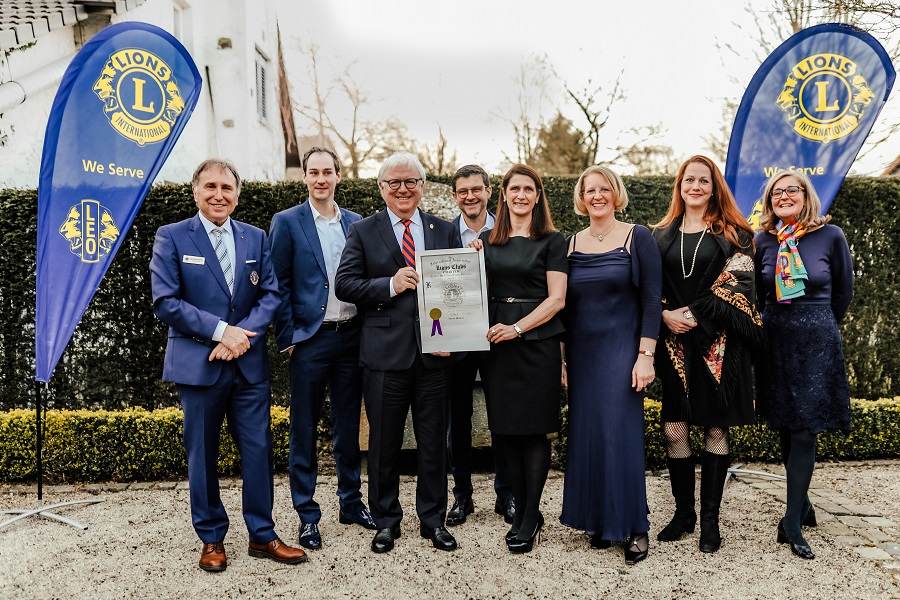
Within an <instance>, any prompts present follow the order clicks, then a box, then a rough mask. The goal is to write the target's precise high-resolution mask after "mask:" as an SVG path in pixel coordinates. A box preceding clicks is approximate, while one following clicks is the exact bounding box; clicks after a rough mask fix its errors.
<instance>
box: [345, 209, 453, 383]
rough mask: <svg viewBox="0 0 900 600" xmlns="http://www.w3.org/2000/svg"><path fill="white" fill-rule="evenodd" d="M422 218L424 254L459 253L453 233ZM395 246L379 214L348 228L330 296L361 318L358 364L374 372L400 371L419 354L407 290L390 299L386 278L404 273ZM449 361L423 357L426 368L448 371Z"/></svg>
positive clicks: (414, 303) (415, 310) (413, 300)
mask: <svg viewBox="0 0 900 600" xmlns="http://www.w3.org/2000/svg"><path fill="white" fill-rule="evenodd" d="M419 214H421V215H422V225H423V228H424V237H425V250H443V249H447V248H460V247H461V246H462V242H461V241H460V237H459V227H456V228H454V227H453V224H452V223H450V222H448V221H445V220H443V219H439V218H438V217H435V216H433V215H429V214H428V213H426V212H423V211H421V210H420V211H419ZM405 266H406V262H405V261H404V260H403V254H401V252H400V244H398V243H397V237H396V236H395V235H394V230H393V228H392V227H391V220H390V215H389V214H388V212H387V210H383V211H381V212H379V213H377V214H375V215H372V216H371V217H367V218H365V219H362V220H361V221H357V222H356V223H354V224H353V226H352V227H351V228H350V235H349V237H348V238H347V244H346V245H345V246H344V253H343V255H342V256H341V266H340V267H339V268H338V272H337V277H336V278H335V282H334V284H335V288H336V289H335V292H336V294H337V297H338V298H339V299H340V300H343V301H344V302H352V303H354V304H356V306H357V308H359V311H360V312H361V313H362V315H363V330H362V337H361V340H360V353H359V362H360V364H361V365H362V366H363V367H366V368H367V369H371V370H374V371H400V370H403V369H408V368H409V367H411V366H412V364H413V361H414V360H415V358H416V355H417V354H419V353H421V348H422V341H421V332H420V331H419V306H418V299H417V296H416V292H415V291H414V290H407V291H405V292H402V293H400V294H398V295H396V296H394V297H393V298H391V295H390V288H389V285H391V284H390V283H389V282H390V280H391V278H392V277H393V276H394V274H395V273H397V270H398V269H400V268H402V267H405ZM450 360H451V359H450V357H441V356H433V355H431V354H423V355H422V361H423V363H424V364H425V366H426V367H428V368H432V369H434V368H439V367H441V366H448V367H449V366H450Z"/></svg>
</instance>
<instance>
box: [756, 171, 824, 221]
mask: <svg viewBox="0 0 900 600" xmlns="http://www.w3.org/2000/svg"><path fill="white" fill-rule="evenodd" d="M788 176H791V177H795V178H796V179H797V181H799V182H800V187H801V188H802V189H803V193H804V194H805V196H806V197H805V198H804V201H803V208H801V209H800V214H799V215H797V222H798V223H799V224H801V225H804V226H806V227H807V228H810V227H818V226H819V225H824V224H825V223H827V222H828V221H830V220H831V215H824V216H819V213H820V212H822V201H821V200H819V194H818V192H816V188H814V187H813V184H812V180H811V179H810V178H809V175H807V174H806V173H803V172H802V171H779V172H778V173H775V174H774V175H772V176H771V177H769V179H768V181H766V186H765V188H764V191H763V197H762V214H761V215H760V216H759V231H771V230H773V229H775V228H776V225H777V224H778V221H779V220H780V219H779V218H778V215H776V214H775V209H774V207H773V206H772V190H774V189H775V184H777V183H778V182H779V181H781V180H782V179H784V178H785V177H788Z"/></svg>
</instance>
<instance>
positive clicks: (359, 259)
mask: <svg viewBox="0 0 900 600" xmlns="http://www.w3.org/2000/svg"><path fill="white" fill-rule="evenodd" d="M424 185H425V169H424V167H422V163H421V162H419V159H418V158H416V156H414V155H412V154H409V153H397V154H394V155H392V156H390V157H388V159H387V160H385V161H384V164H382V166H381V170H380V171H379V173H378V187H379V188H380V190H381V196H382V197H383V198H384V201H385V204H386V205H387V208H386V209H385V210H383V211H381V212H380V213H377V214H375V215H373V216H371V217H368V218H366V219H362V220H361V221H358V222H357V223H354V224H353V227H351V229H350V235H349V236H348V238H347V245H346V246H345V247H344V255H343V256H342V257H341V265H340V267H339V268H338V273H337V278H336V280H335V285H336V286H337V289H336V292H337V297H338V298H339V299H341V300H343V301H345V302H352V303H354V304H356V306H357V307H358V308H359V310H360V311H361V312H362V315H363V328H362V337H361V340H360V364H362V366H363V393H364V397H365V403H366V416H367V417H368V419H369V508H370V509H371V511H372V516H373V517H374V519H375V524H376V525H377V526H378V532H377V533H376V534H375V538H374V539H373V540H372V550H373V551H375V552H379V553H380V552H388V551H390V550H391V549H393V547H394V540H395V539H396V538H398V537H400V521H401V520H402V518H403V510H402V508H401V507H400V499H399V493H400V472H399V466H398V462H399V458H400V450H401V448H402V445H403V428H404V425H405V424H406V415H407V414H408V413H409V410H410V407H412V415H413V427H414V429H415V435H416V448H417V455H418V469H417V476H418V482H417V485H416V512H417V513H418V515H419V524H420V527H419V533H420V535H421V536H422V537H424V538H429V539H431V543H432V544H433V545H434V547H435V548H437V549H439V550H455V549H456V540H455V539H454V538H453V536H452V535H450V533H449V532H448V531H447V529H446V528H445V527H444V519H445V517H446V513H447V461H446V454H445V453H446V442H445V440H446V435H447V395H448V394H447V390H448V388H449V384H450V366H451V364H452V359H451V358H450V355H449V354H448V353H440V354H438V355H434V354H422V351H421V347H422V345H421V334H420V330H419V310H418V300H417V297H416V286H417V285H418V282H419V275H418V273H416V270H415V260H416V259H415V255H416V252H417V251H421V250H434V249H447V248H459V247H461V246H462V243H461V241H460V238H459V232H458V230H456V229H454V227H453V225H452V224H451V223H448V222H447V221H444V220H443V219H438V218H437V217H434V216H432V215H429V214H427V213H425V212H422V211H421V210H419V209H418V206H419V201H420V200H421V199H422V189H423V186H424Z"/></svg>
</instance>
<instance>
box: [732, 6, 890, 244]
mask: <svg viewBox="0 0 900 600" xmlns="http://www.w3.org/2000/svg"><path fill="white" fill-rule="evenodd" d="M895 76H896V73H895V71H894V67H893V65H891V59H890V57H889V56H888V54H887V52H885V51H884V48H883V47H882V46H881V44H879V43H878V41H877V40H876V39H875V38H873V37H872V36H871V35H869V34H867V33H864V32H862V31H860V30H858V29H856V28H854V27H852V26H850V25H843V24H839V23H829V24H826V25H816V26H815V27H810V28H808V29H804V30H803V31H801V32H799V33H797V34H795V35H793V36H791V37H790V38H789V39H788V40H787V41H786V42H784V43H783V44H781V45H780V46H779V47H778V48H777V49H776V50H775V51H774V52H773V53H772V54H771V55H769V57H768V58H767V59H766V60H765V61H764V62H763V64H762V66H760V68H759V70H758V71H757V72H756V75H754V76H753V79H752V80H751V81H750V85H749V86H748V87H747V91H746V92H745V93H744V97H743V99H742V100H741V105H740V107H739V108H738V112H737V115H736V117H735V121H734V128H733V129H732V132H731V141H730V143H729V146H728V159H727V161H726V163H725V180H726V181H727V182H728V185H729V186H730V187H731V190H732V191H733V192H734V196H735V198H736V199H737V202H738V207H740V209H741V212H743V213H744V214H745V215H747V216H748V217H749V220H750V224H751V226H753V227H754V228H755V227H756V226H757V225H758V224H759V215H760V212H761V211H762V200H761V199H760V196H761V194H762V191H763V190H762V187H763V184H764V183H765V181H766V180H767V179H768V178H769V176H771V175H773V174H774V173H776V172H778V171H780V170H788V171H789V170H801V171H804V172H805V173H807V174H808V175H809V176H810V178H811V179H812V182H813V184H814V185H815V187H816V191H817V192H818V194H819V198H820V199H821V201H822V214H825V213H826V212H828V207H829V206H830V205H831V201H832V200H833V199H834V196H835V194H837V191H838V189H839V188H840V187H841V183H842V182H843V181H844V177H846V175H847V171H849V170H850V165H852V164H853V161H854V160H855V159H856V155H857V154H858V153H859V149H860V148H861V147H862V145H863V142H864V141H865V140H866V136H867V135H869V131H871V129H872V126H873V125H874V124H875V119H876V118H877V117H878V113H879V112H881V109H882V107H883V106H884V103H885V102H886V101H887V99H888V95H889V94H890V92H891V88H892V87H893V85H894V78H895Z"/></svg>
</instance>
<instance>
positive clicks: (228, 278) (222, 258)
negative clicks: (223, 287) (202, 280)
mask: <svg viewBox="0 0 900 600" xmlns="http://www.w3.org/2000/svg"><path fill="white" fill-rule="evenodd" d="M212 232H213V235H214V236H216V248H215V250H216V256H218V257H219V265H221V266H222V273H224V274H225V283H227V284H228V291H229V292H230V293H232V294H233V293H234V271H232V269H231V261H230V260H228V252H227V251H226V250H225V241H224V240H223V239H222V235H223V234H224V233H225V230H224V229H222V228H221V227H215V228H213V230H212Z"/></svg>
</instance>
